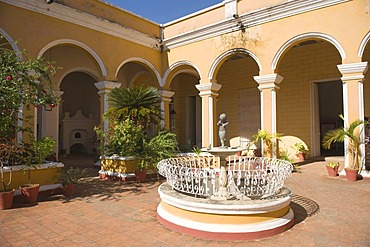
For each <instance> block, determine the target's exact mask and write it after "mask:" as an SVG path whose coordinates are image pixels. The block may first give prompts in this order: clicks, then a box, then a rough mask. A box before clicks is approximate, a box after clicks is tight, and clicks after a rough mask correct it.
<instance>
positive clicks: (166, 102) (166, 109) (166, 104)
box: [161, 90, 175, 130]
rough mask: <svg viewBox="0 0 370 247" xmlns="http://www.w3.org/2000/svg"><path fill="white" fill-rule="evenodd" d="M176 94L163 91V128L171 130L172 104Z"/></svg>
mask: <svg viewBox="0 0 370 247" xmlns="http://www.w3.org/2000/svg"><path fill="white" fill-rule="evenodd" d="M174 94H175V92H172V91H166V90H161V95H162V103H161V110H162V112H163V124H162V126H163V127H164V128H165V129H167V130H170V102H171V97H172V96H173V95H174Z"/></svg>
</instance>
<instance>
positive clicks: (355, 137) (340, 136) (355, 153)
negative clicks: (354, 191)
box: [322, 114, 367, 181]
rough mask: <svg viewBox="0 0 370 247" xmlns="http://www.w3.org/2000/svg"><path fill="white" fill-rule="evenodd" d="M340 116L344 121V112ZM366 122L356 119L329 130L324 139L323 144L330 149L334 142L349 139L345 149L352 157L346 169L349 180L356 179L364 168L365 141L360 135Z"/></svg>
mask: <svg viewBox="0 0 370 247" xmlns="http://www.w3.org/2000/svg"><path fill="white" fill-rule="evenodd" d="M339 117H340V118H341V119H342V120H343V121H344V117H343V115H342V114H341V115H339ZM364 124H367V122H364V121H362V120H360V119H357V120H354V121H353V122H351V123H350V124H349V125H345V126H344V127H341V128H337V129H334V130H330V131H328V132H327V133H326V134H325V136H324V137H323V140H322V146H323V148H325V149H330V146H331V144H332V143H333V142H344V140H347V146H346V149H347V150H345V151H346V154H348V155H349V157H350V162H349V165H348V167H346V168H344V170H345V172H346V177H347V180H348V181H356V180H357V177H358V172H359V171H360V169H361V168H362V161H361V145H362V144H364V142H362V141H361V138H360V136H361V132H362V131H363V128H362V127H361V126H363V125H364Z"/></svg>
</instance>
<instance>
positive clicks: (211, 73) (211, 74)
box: [208, 48, 262, 81]
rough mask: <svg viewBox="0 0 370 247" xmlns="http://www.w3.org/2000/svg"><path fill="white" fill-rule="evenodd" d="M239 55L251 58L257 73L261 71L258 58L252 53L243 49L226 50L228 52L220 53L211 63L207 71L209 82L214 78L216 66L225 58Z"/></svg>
mask: <svg viewBox="0 0 370 247" xmlns="http://www.w3.org/2000/svg"><path fill="white" fill-rule="evenodd" d="M241 53H242V54H247V55H248V56H250V57H252V58H253V59H254V61H255V62H256V63H257V65H258V70H259V71H261V70H262V64H261V62H260V60H259V59H258V57H257V56H256V55H255V54H254V53H253V52H251V51H249V50H247V49H244V48H235V49H231V50H228V51H226V52H224V53H222V54H221V55H220V56H218V57H217V58H216V60H215V61H214V62H213V63H212V65H211V68H210V70H209V73H208V79H209V80H210V81H212V78H213V77H214V76H215V75H214V74H215V70H216V68H217V66H218V65H219V64H220V63H221V62H222V61H224V60H225V59H226V58H227V57H231V56H233V55H235V54H241Z"/></svg>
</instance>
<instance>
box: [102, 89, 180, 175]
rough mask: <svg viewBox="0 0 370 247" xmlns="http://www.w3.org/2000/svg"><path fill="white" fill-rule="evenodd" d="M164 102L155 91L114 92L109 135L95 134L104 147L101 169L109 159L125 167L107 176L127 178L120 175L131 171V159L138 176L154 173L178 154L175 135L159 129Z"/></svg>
mask: <svg viewBox="0 0 370 247" xmlns="http://www.w3.org/2000/svg"><path fill="white" fill-rule="evenodd" d="M161 101H162V99H161V96H160V94H159V91H158V89H156V88H154V87H147V88H143V87H133V88H116V89H113V90H112V91H111V93H110V94H109V102H110V103H111V107H110V108H109V110H108V111H107V112H106V114H105V115H104V117H105V118H108V119H109V120H110V121H111V122H112V123H113V128H111V129H110V130H108V132H105V131H102V130H101V129H99V128H97V129H96V130H95V131H96V133H97V135H98V137H99V139H101V141H102V143H104V146H103V147H102V150H104V154H105V156H102V164H103V165H102V168H104V169H105V168H107V165H105V164H106V163H108V162H105V160H106V159H108V158H109V159H112V158H115V159H117V162H116V163H119V164H118V165H121V164H123V163H125V164H124V166H125V167H123V168H122V167H118V165H115V166H114V167H112V169H111V170H110V171H106V172H107V174H108V172H109V173H110V174H115V173H119V174H118V175H119V176H123V177H124V176H125V175H126V174H121V173H122V172H126V171H127V170H128V169H129V166H130V165H129V163H128V159H129V158H130V160H131V159H134V160H135V162H136V163H135V168H136V171H135V173H136V174H139V172H140V173H142V172H144V171H146V170H149V169H154V168H155V164H156V163H157V162H159V161H160V160H161V159H164V158H169V157H171V156H172V155H173V154H174V152H175V151H177V148H178V147H177V141H176V136H175V134H173V133H170V132H168V131H164V130H161V129H160V127H159V124H160V120H161V118H162V116H161V110H160V103H161ZM149 125H151V127H153V128H152V131H148V130H149V128H148V127H149ZM112 155H113V156H114V155H117V157H113V156H112ZM119 156H120V157H119ZM129 156H131V157H129ZM104 159H105V160H104ZM109 163H114V161H113V162H109ZM135 168H134V170H135ZM108 169H110V168H108ZM101 172H105V171H101Z"/></svg>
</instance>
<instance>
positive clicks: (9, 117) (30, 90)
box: [0, 36, 59, 139]
mask: <svg viewBox="0 0 370 247" xmlns="http://www.w3.org/2000/svg"><path fill="white" fill-rule="evenodd" d="M0 40H1V41H4V40H5V39H4V37H3V36H0ZM9 47H11V44H10V43H2V44H0V139H3V138H9V137H14V135H15V133H17V132H20V131H22V132H25V131H27V132H30V133H31V132H32V130H31V129H30V128H28V127H23V126H27V124H23V126H20V125H18V121H20V120H21V121H23V122H26V121H27V120H29V119H30V118H28V117H27V115H26V114H23V117H20V116H21V115H20V114H18V113H20V112H23V111H22V109H21V108H20V107H21V106H23V109H28V110H29V109H30V108H31V107H34V106H35V107H39V106H46V105H52V106H55V105H56V104H57V103H58V102H59V99H58V97H57V96H56V95H55V94H54V92H53V90H52V89H53V84H52V81H51V77H52V76H53V75H54V74H55V72H56V68H55V67H54V66H53V65H52V63H50V62H47V61H46V60H45V59H43V58H36V59H34V58H32V57H31V56H29V55H28V54H27V53H26V52H25V51H22V52H21V53H20V54H17V52H16V51H14V50H12V49H8V48H9ZM18 55H21V56H22V59H20V58H19V56H18Z"/></svg>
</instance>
